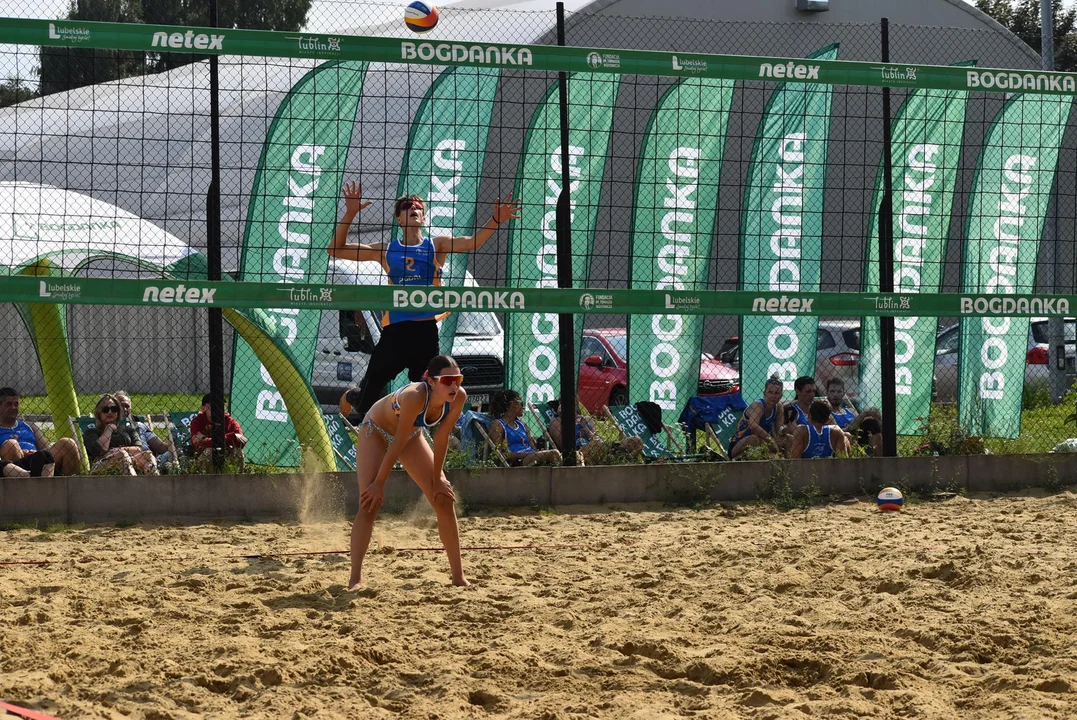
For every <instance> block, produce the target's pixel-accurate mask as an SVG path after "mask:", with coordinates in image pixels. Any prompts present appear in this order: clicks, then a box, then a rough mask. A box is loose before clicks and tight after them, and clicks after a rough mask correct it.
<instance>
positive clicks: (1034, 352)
mask: <svg viewBox="0 0 1077 720" xmlns="http://www.w3.org/2000/svg"><path fill="white" fill-rule="evenodd" d="M1063 328H1064V333H1065V334H1064V337H1065V342H1066V384H1067V385H1069V384H1070V383H1072V382H1073V378H1074V351H1075V348H1077V344H1075V334H1074V333H1075V331H1077V321H1075V320H1074V318H1066V321H1065V323H1064V324H1063ZM960 329H961V326H960V325H951V326H950V327H948V328H946V329H944V330H941V331H940V332H939V335H938V337H937V338H936V340H935V392H934V399H935V400H937V401H938V402H954V400H955V399H956V398H957V377H958V356H959V355H960V353H959V352H958V350H959V349H960V345H961V333H960V332H959V331H960ZM1048 352H1049V347H1048V345H1047V318H1042V317H1039V318H1032V321H1031V322H1030V323H1029V327H1028V346H1027V348H1026V351H1025V390H1031V391H1034V392H1037V391H1038V392H1042V391H1047V390H1048V389H1049V387H1050V372H1051V371H1050V368H1049V367H1048V365H1047V360H1048Z"/></svg>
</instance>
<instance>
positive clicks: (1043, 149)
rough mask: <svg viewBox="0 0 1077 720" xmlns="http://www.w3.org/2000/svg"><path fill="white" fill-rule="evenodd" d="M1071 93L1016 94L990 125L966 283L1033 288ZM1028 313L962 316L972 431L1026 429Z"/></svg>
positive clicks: (961, 390)
mask: <svg viewBox="0 0 1077 720" xmlns="http://www.w3.org/2000/svg"><path fill="white" fill-rule="evenodd" d="M1072 104H1073V100H1072V99H1067V98H1055V97H1048V96H1043V95H1017V96H1016V97H1013V98H1011V99H1010V100H1008V101H1007V102H1006V105H1005V106H1004V107H1003V109H1002V111H1001V112H1000V113H999V114H998V117H996V118H995V121H994V122H993V123H992V124H991V128H990V130H989V131H988V133H987V139H986V140H985V142H984V149H983V151H982V152H981V153H980V162H979V165H977V168H976V180H975V183H974V185H973V192H972V203H971V206H970V207H969V222H968V228H967V230H966V233H965V253H964V258H963V262H962V270H963V277H962V282H961V285H962V289H963V290H964V291H966V292H984V293H992V294H999V295H1012V294H1017V293H1030V292H1032V291H1033V289H1034V288H1035V283H1036V261H1037V258H1038V255H1039V246H1040V237H1041V236H1042V234H1043V227H1044V219H1045V217H1046V214H1047V204H1048V200H1049V199H1050V197H1051V188H1052V186H1053V185H1054V179H1055V167H1056V165H1057V163H1058V148H1059V146H1060V145H1061V144H1062V136H1063V133H1064V132H1065V130H1066V123H1067V120H1068V118H1069V114H1070V106H1071V105H1072ZM1028 326H1029V322H1028V319H1027V318H1015V317H986V318H983V319H980V320H962V321H961V348H960V369H959V377H958V416H959V419H960V423H961V427H963V428H964V429H965V430H966V431H967V432H968V433H969V434H971V435H981V436H985V437H1007V438H1013V437H1017V436H1018V435H1019V434H1020V432H1021V396H1022V391H1023V390H1024V379H1025V353H1026V351H1027V349H1028Z"/></svg>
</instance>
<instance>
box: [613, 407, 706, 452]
mask: <svg viewBox="0 0 1077 720" xmlns="http://www.w3.org/2000/svg"><path fill="white" fill-rule="evenodd" d="M602 412H603V414H604V415H605V416H606V417H607V418H609V419H610V420H611V421H612V422H613V424H614V426H615V427H616V428H617V433H618V434H619V435H620V436H621V439H622V440H623V439H625V438H626V437H628V436H630V435H636V436H638V437H639V438H640V439H641V440H642V441H643V458H644V460H645V461H648V462H654V461H672V462H684V461H688V460H694V459H697V458H698V456H697V455H685V454H684V447H683V446H682V445H681V444H680V443H679V442H677V438H676V437H675V436H674V434H673V428H671V427H670V426H669V425H667V424H666V423H662V428H663V431H664V432H665V434H666V441H665V442H663V441H662V440H661V439H660V437H659V435H661V432H662V431H660V432H657V433H653V432H651V429H650V428H649V427H647V423H645V422H643V418H642V417H641V416H640V414H639V409H638V408H637V407H636V406H635V405H618V406H614V407H612V408H611V407H606V406H605V405H603V406H602ZM671 445H672V446H673V447H674V448H676V452H674V451H673V450H671V449H670V446H671Z"/></svg>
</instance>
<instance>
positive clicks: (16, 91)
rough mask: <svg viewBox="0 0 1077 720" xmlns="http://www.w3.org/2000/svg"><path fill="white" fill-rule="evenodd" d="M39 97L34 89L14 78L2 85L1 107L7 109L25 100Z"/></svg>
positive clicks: (0, 88)
mask: <svg viewBox="0 0 1077 720" xmlns="http://www.w3.org/2000/svg"><path fill="white" fill-rule="evenodd" d="M36 95H37V93H36V92H34V89H33V88H32V87H29V86H27V85H23V84H22V82H20V81H19V80H15V79H14V78H12V79H11V80H8V81H7V82H6V83H4V84H2V85H0V107H7V106H8V105H14V104H15V103H21V102H22V101H23V100H29V99H30V98H32V97H35V96H36Z"/></svg>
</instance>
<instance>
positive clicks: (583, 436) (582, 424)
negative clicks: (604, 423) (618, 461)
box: [549, 399, 643, 463]
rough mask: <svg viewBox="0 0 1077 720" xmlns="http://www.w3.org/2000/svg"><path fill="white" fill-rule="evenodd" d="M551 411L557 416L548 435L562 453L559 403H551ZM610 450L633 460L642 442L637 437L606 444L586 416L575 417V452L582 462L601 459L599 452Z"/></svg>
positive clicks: (578, 415)
mask: <svg viewBox="0 0 1077 720" xmlns="http://www.w3.org/2000/svg"><path fill="white" fill-rule="evenodd" d="M551 407H552V408H553V411H554V412H555V413H557V416H556V417H555V418H554V419H553V420H551V421H550V428H549V433H550V437H551V438H553V443H554V445H556V446H557V449H558V450H560V451H562V452H564V448H563V447H561V434H562V431H561V401H560V400H559V399H558V400H555V401H554V402H553V403H551ZM607 447H608V448H610V449H611V450H614V451H616V452H619V453H623V454H624V455H625V456H627V457H630V458H634V457H639V454H640V453H641V452H643V440H641V439H640V438H639V437H638V436H636V435H633V436H632V437H626V438H625V439H624V440H621V441H620V442H616V443H609V444H607V443H606V442H605V441H604V440H603V439H602V438H600V437H599V436H598V432H597V431H596V430H595V423H594V420H593V419H591V418H590V417H588V416H586V415H580V414H577V415H576V450H577V451H578V452H579V453H580V454H581V455H582V456H583V457H582V459H583V460H584V462H585V463H586V462H590V460H591V459H592V458H598V457H601V452H602V450H603V449H604V448H607Z"/></svg>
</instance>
